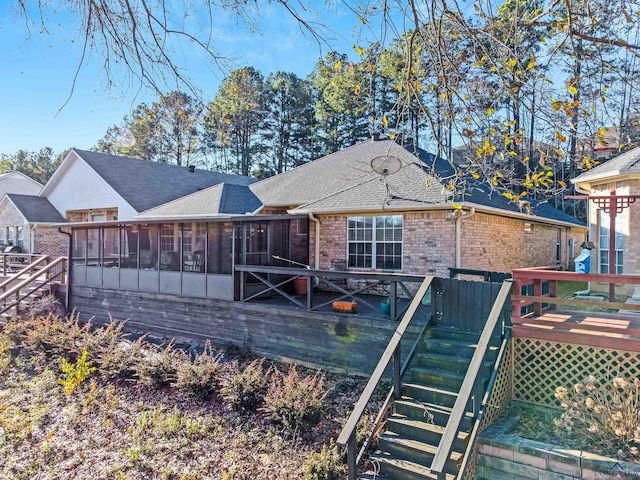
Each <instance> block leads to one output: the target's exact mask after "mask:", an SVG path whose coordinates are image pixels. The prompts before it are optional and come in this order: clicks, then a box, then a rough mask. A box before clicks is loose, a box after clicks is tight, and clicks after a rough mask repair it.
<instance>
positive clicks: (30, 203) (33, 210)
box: [7, 193, 66, 223]
mask: <svg viewBox="0 0 640 480" xmlns="http://www.w3.org/2000/svg"><path fill="white" fill-rule="evenodd" d="M7 198H9V200H11V202H13V204H14V205H15V206H16V208H17V209H18V210H19V211H20V213H22V215H23V216H24V218H26V219H27V222H28V223H62V222H66V219H65V218H64V217H63V216H62V215H60V212H58V211H57V210H56V209H55V207H54V206H53V205H52V204H51V203H50V202H49V200H48V199H46V198H45V197H38V196H36V195H21V194H18V193H7Z"/></svg>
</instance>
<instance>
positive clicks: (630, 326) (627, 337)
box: [513, 310, 640, 352]
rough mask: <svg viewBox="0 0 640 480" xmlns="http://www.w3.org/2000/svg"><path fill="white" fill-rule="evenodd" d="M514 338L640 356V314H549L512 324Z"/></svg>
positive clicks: (563, 312)
mask: <svg viewBox="0 0 640 480" xmlns="http://www.w3.org/2000/svg"><path fill="white" fill-rule="evenodd" d="M513 335H514V336H516V337H526V338H536V339H540V340H548V341H556V342H562V343H575V344H582V345H589V346H594V347H603V348H615V349H619V350H627V351H631V352H640V313H628V312H617V313H609V312H593V311H569V310H566V311H565V310H549V311H547V312H545V313H543V314H542V315H540V316H538V317H525V318H522V319H521V320H517V321H516V320H514V321H513Z"/></svg>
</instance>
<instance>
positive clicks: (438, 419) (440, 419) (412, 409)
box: [394, 397, 473, 430]
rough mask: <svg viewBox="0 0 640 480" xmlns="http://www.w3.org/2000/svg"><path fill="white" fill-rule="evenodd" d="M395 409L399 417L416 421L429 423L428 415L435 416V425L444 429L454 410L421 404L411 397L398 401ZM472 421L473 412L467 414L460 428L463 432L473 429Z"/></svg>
mask: <svg viewBox="0 0 640 480" xmlns="http://www.w3.org/2000/svg"><path fill="white" fill-rule="evenodd" d="M394 407H395V412H396V413H398V414H399V415H403V416H404V417H406V418H411V419H414V420H423V421H427V420H428V418H429V415H428V414H430V415H433V423H435V424H436V425H440V426H442V427H444V426H445V425H446V424H447V422H448V421H449V416H451V410H452V408H451V407H446V406H444V405H437V404H435V403H429V402H419V401H417V400H414V399H412V398H409V397H403V398H402V399H400V400H396V401H395V403H394ZM472 421H473V414H472V413H471V412H467V414H466V415H465V417H463V419H462V422H461V424H460V428H461V429H462V430H469V429H470V428H471V423H472Z"/></svg>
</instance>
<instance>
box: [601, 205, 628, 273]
mask: <svg viewBox="0 0 640 480" xmlns="http://www.w3.org/2000/svg"><path fill="white" fill-rule="evenodd" d="M609 222H610V220H609V214H608V213H605V212H604V211H603V210H598V253H599V257H600V273H609V247H610V245H609V243H610V241H609ZM619 222H620V218H619V217H616V244H615V263H616V264H615V273H616V274H621V273H622V262H623V256H624V254H623V245H624V243H623V242H624V237H623V235H622V233H621V232H620V225H619Z"/></svg>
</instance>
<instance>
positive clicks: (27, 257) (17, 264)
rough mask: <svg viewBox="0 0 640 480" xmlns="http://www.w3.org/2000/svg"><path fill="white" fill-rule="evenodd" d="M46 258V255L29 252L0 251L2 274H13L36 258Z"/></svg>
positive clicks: (33, 261)
mask: <svg viewBox="0 0 640 480" xmlns="http://www.w3.org/2000/svg"><path fill="white" fill-rule="evenodd" d="M46 258H48V256H47V255H41V254H39V253H38V254H30V253H0V262H1V263H0V265H1V266H0V268H2V276H7V275H8V274H14V273H16V272H18V271H19V270H22V269H23V268H25V267H27V266H29V265H32V264H33V263H35V262H36V261H37V260H42V259H46Z"/></svg>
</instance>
